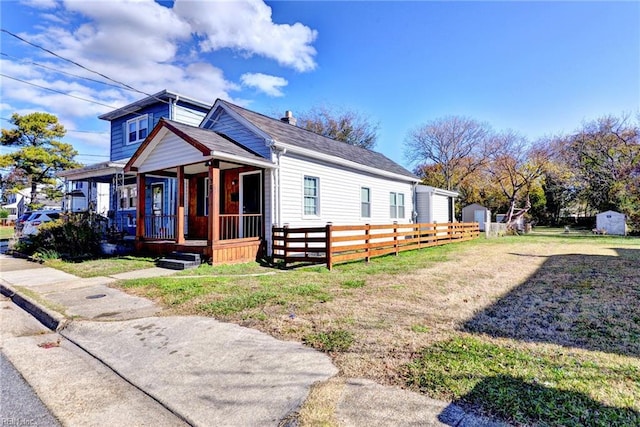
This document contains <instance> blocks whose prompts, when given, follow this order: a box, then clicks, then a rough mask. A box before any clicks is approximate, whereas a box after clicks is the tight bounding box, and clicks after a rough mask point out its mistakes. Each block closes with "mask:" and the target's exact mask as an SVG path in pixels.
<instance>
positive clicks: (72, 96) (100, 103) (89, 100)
mask: <svg viewBox="0 0 640 427" xmlns="http://www.w3.org/2000/svg"><path fill="white" fill-rule="evenodd" d="M0 76H2V77H5V78H7V79H11V80H15V81H17V82H20V83H24V84H28V85H31V86H35V87H37V88H40V89H44V90H48V91H51V92H55V93H59V94H60V95H64V96H68V97H71V98H75V99H79V100H80V101H85V102H90V103H92V104H96V105H102V106H103V107H109V108H113V109H115V107H114V106H112V105H107V104H103V103H102V102H98V101H94V100H91V99H87V98H81V97H79V96H75V95H71V94H69V93H65V92H62V91H59V90H56V89H51V88H50V87H46V86H42V85H38V84H35V83H31V82H28V81H26V80H22V79H19V78H17V77H11V76H8V75H6V74H2V73H0Z"/></svg>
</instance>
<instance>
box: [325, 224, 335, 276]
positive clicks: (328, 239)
mask: <svg viewBox="0 0 640 427" xmlns="http://www.w3.org/2000/svg"><path fill="white" fill-rule="evenodd" d="M331 228H332V224H331V223H330V222H328V223H327V226H326V229H325V242H324V243H325V252H324V253H325V257H326V258H327V268H328V269H329V271H331V270H332V269H333V261H332V260H331V254H332V249H333V248H332V247H331V246H332V245H331V232H332V230H331Z"/></svg>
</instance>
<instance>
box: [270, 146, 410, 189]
mask: <svg viewBox="0 0 640 427" xmlns="http://www.w3.org/2000/svg"><path fill="white" fill-rule="evenodd" d="M273 146H274V147H277V148H282V149H284V150H289V151H291V152H292V153H299V154H302V155H304V156H307V157H311V158H314V159H319V160H327V157H330V161H331V162H332V163H335V164H338V165H341V166H347V167H349V168H351V169H357V170H361V171H365V172H369V173H371V174H373V175H378V176H384V177H387V178H393V179H396V180H399V181H408V182H412V183H416V184H417V183H419V182H420V179H419V178H417V177H416V178H414V177H410V176H408V175H401V174H398V173H395V172H389V171H385V170H380V169H377V168H374V167H371V166H366V165H363V164H360V163H356V162H353V161H351V160H345V159H342V158H340V157H335V156H329V155H327V154H319V153H318V152H316V151H314V150H309V149H306V148H301V147H297V146H294V145H290V144H285V143H282V142H279V141H275V140H273Z"/></svg>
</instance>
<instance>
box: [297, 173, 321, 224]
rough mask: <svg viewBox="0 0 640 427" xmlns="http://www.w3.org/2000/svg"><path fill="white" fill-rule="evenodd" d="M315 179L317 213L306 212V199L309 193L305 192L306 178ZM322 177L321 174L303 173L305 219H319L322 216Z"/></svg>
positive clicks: (303, 210)
mask: <svg viewBox="0 0 640 427" xmlns="http://www.w3.org/2000/svg"><path fill="white" fill-rule="evenodd" d="M307 178H309V179H314V180H315V181H316V187H315V188H316V193H317V195H316V196H315V199H316V213H313V214H308V213H306V212H305V203H304V202H305V199H306V197H307V195H306V194H305V191H304V190H305V181H306V179H307ZM320 212H321V211H320V177H319V176H311V175H302V218H304V219H318V218H320Z"/></svg>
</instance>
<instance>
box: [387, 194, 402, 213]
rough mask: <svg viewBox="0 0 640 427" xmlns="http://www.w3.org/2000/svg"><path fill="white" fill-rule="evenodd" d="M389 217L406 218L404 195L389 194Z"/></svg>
mask: <svg viewBox="0 0 640 427" xmlns="http://www.w3.org/2000/svg"><path fill="white" fill-rule="evenodd" d="M389 216H390V217H391V218H404V194H403V193H394V192H391V193H389Z"/></svg>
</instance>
